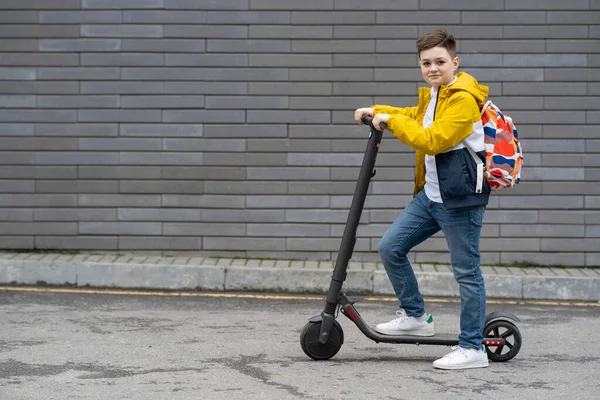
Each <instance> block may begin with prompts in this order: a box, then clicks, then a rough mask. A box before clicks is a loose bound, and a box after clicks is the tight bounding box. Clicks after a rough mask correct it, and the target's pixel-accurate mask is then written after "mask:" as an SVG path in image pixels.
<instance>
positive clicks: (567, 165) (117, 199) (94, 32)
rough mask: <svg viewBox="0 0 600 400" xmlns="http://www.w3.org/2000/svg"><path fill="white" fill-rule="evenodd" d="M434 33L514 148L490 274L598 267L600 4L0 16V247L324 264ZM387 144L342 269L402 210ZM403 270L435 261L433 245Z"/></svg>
mask: <svg viewBox="0 0 600 400" xmlns="http://www.w3.org/2000/svg"><path fill="white" fill-rule="evenodd" d="M436 27H445V28H447V29H448V30H450V31H451V32H452V33H454V34H455V35H456V36H457V37H458V39H459V49H458V50H459V56H460V57H461V62H462V63H461V68H462V69H463V70H465V71H467V72H470V73H473V74H474V75H475V76H476V77H477V78H478V79H479V80H480V81H481V82H482V83H484V84H487V85H489V87H490V90H491V97H492V98H493V99H494V101H495V102H496V103H497V104H499V105H500V106H501V107H502V108H503V109H504V110H505V111H506V112H507V113H509V114H511V115H512V116H513V117H514V119H515V121H516V123H517V126H518V128H519V130H520V133H521V136H522V140H523V146H524V149H525V169H524V172H523V183H522V184H521V185H520V186H519V187H517V188H516V189H513V190H509V191H506V192H504V193H498V194H495V195H494V196H493V197H492V199H491V201H490V205H489V207H488V211H487V213H486V217H485V222H486V224H485V227H484V230H483V234H482V236H483V237H482V243H481V247H482V252H483V253H482V258H483V262H484V263H489V264H496V263H514V262H537V263H542V264H552V263H561V264H572V265H600V264H599V263H600V184H599V183H600V134H599V133H598V131H599V130H598V128H599V127H600V111H599V110H600V97H599V96H600V80H599V78H598V77H599V76H600V70H599V67H600V45H599V42H598V38H599V36H600V1H598V0H571V1H569V2H564V1H562V0H552V1H544V2H541V1H534V0H505V1H498V0H483V1H479V2H472V1H466V0H464V1H462V0H461V1H452V2H448V1H444V0H398V1H397V0H394V1H391V0H373V1H371V2H364V1H356V0H310V1H291V0H218V1H217V0H119V1H117V0H18V1H17V0H2V1H0V136H2V140H0V248H4V249H17V248H20V249H82V250H111V251H115V250H119V251H124V252H126V251H127V252H129V251H162V252H163V253H165V254H176V253H195V254H202V255H207V256H212V255H228V256H250V257H293V258H308V259H335V257H336V253H337V250H338V247H339V244H340V237H341V235H342V233H343V229H344V223H345V220H346V217H347V211H348V207H349V205H350V201H351V198H352V194H353V192H354V185H355V180H356V178H357V176H358V170H359V165H360V163H361V159H362V153H363V151H364V148H365V145H366V140H367V136H368V130H367V129H365V128H364V127H360V126H356V125H354V124H353V122H352V117H353V114H352V112H353V110H354V109H355V108H357V107H361V106H367V105H370V104H373V103H388V104H396V105H409V104H414V103H415V101H416V90H417V88H418V87H419V86H421V85H422V82H421V81H420V74H419V71H418V70H417V57H416V54H415V48H414V42H415V40H416V38H417V37H418V35H420V34H422V33H424V32H426V31H428V30H430V29H433V28H436ZM413 159H414V158H413V155H412V151H411V150H410V149H409V148H407V147H406V146H404V145H403V144H402V143H400V142H399V141H397V140H395V139H393V138H392V137H390V136H389V135H387V136H386V137H385V138H384V141H383V144H382V148H381V151H380V155H379V158H378V166H377V170H378V171H377V175H376V177H375V179H374V181H373V184H372V185H371V188H370V190H369V195H370V196H369V198H368V199H367V203H366V208H365V211H364V214H363V217H362V220H361V226H360V228H359V231H358V236H359V237H358V240H357V243H356V248H355V258H356V259H361V258H362V259H369V260H377V259H378V255H377V253H376V250H377V244H378V240H379V237H380V236H381V235H382V234H383V233H384V232H385V229H386V228H387V226H388V225H389V224H390V223H391V222H392V221H393V220H394V219H395V218H396V216H397V215H398V213H399V212H400V211H401V210H402V208H403V207H404V206H405V205H406V204H407V202H409V201H410V199H411V191H412V180H413V177H414V168H413ZM411 259H413V260H417V261H448V255H447V251H446V245H445V241H444V239H443V236H442V235H441V234H438V235H436V236H435V237H434V238H432V239H431V240H430V241H428V242H426V243H424V244H422V245H420V246H419V247H417V249H416V251H415V252H414V254H412V255H411Z"/></svg>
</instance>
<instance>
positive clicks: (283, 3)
mask: <svg viewBox="0 0 600 400" xmlns="http://www.w3.org/2000/svg"><path fill="white" fill-rule="evenodd" d="M333 3H334V0H305V1H303V2H302V3H298V2H297V1H294V0H278V1H275V2H274V1H272V0H250V9H252V10H332V9H333V8H334V6H333Z"/></svg>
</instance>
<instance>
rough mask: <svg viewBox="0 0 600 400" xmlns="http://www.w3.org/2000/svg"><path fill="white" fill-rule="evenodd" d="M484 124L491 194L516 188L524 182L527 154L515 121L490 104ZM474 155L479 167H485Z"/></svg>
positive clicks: (486, 174)
mask: <svg viewBox="0 0 600 400" xmlns="http://www.w3.org/2000/svg"><path fill="white" fill-rule="evenodd" d="M481 123H482V125H483V131H484V141H485V172H484V177H485V180H486V182H487V184H488V185H489V187H490V189H491V190H501V189H504V188H512V187H514V186H515V185H516V184H518V183H519V181H520V180H521V168H522V167H523V150H522V149H521V142H520V141H519V133H518V132H517V129H516V128H515V125H514V124H513V121H512V118H510V117H509V116H508V115H506V114H504V113H503V112H502V111H500V109H499V108H498V107H497V106H496V105H495V104H494V103H492V102H491V101H487V102H486V103H485V104H484V105H483V107H482V108H481ZM473 155H474V158H475V161H477V163H478V164H483V162H482V161H481V159H480V158H479V157H478V156H477V155H475V154H473ZM478 170H479V168H478ZM479 181H480V182H481V179H479ZM478 186H479V185H478Z"/></svg>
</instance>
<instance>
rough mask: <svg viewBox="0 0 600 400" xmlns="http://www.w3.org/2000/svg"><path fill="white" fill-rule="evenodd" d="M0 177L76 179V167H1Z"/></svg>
mask: <svg viewBox="0 0 600 400" xmlns="http://www.w3.org/2000/svg"><path fill="white" fill-rule="evenodd" d="M0 177H2V178H8V179H15V178H24V179H28V178H33V179H75V178H77V167H52V166H50V167H48V166H44V167H32V166H17V167H1V168H0Z"/></svg>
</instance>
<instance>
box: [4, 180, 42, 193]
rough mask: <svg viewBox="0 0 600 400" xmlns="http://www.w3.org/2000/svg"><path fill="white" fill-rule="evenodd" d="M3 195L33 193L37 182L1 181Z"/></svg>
mask: <svg viewBox="0 0 600 400" xmlns="http://www.w3.org/2000/svg"><path fill="white" fill-rule="evenodd" d="M0 192H1V193H33V192H35V181H22V180H19V181H15V180H0Z"/></svg>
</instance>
